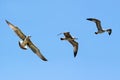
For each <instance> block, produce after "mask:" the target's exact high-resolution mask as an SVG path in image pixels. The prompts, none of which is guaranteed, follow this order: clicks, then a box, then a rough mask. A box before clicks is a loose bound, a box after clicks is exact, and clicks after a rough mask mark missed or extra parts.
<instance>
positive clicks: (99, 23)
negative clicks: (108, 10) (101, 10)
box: [87, 18, 103, 31]
mask: <svg viewBox="0 0 120 80" xmlns="http://www.w3.org/2000/svg"><path fill="white" fill-rule="evenodd" d="M87 20H89V21H93V22H95V23H96V27H97V29H98V31H99V30H100V31H101V30H103V29H102V27H101V21H100V20H98V19H95V18H87Z"/></svg>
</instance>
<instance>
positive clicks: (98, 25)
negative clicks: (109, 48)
mask: <svg viewBox="0 0 120 80" xmlns="http://www.w3.org/2000/svg"><path fill="white" fill-rule="evenodd" d="M87 20H89V21H93V22H95V23H96V26H97V29H98V32H95V34H100V33H103V32H108V34H109V35H111V33H112V29H106V30H103V29H102V26H101V21H100V20H98V19H95V18H87Z"/></svg>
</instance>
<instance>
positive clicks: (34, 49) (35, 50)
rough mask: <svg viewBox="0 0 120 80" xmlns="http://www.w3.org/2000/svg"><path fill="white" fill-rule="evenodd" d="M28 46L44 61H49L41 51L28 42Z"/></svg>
mask: <svg viewBox="0 0 120 80" xmlns="http://www.w3.org/2000/svg"><path fill="white" fill-rule="evenodd" d="M28 46H29V48H30V49H31V50H32V51H33V52H34V53H35V54H37V55H38V56H39V57H40V58H41V59H42V60H43V61H47V59H46V58H45V57H44V56H43V55H42V53H41V52H40V50H39V49H38V48H37V47H36V46H35V45H34V44H33V43H32V42H31V41H29V42H28Z"/></svg>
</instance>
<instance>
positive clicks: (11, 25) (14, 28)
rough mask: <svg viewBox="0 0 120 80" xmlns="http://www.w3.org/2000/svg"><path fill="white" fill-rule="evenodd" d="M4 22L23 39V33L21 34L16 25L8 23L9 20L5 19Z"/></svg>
mask: <svg viewBox="0 0 120 80" xmlns="http://www.w3.org/2000/svg"><path fill="white" fill-rule="evenodd" d="M6 23H7V24H8V25H9V27H10V28H11V29H12V30H14V31H15V33H16V34H17V35H18V36H19V37H20V38H21V39H22V40H24V39H25V37H26V36H25V35H24V34H23V32H22V31H21V30H20V29H19V28H18V27H16V26H14V25H13V24H12V23H10V22H9V21H7V20H6Z"/></svg>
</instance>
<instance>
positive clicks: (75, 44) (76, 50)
mask: <svg viewBox="0 0 120 80" xmlns="http://www.w3.org/2000/svg"><path fill="white" fill-rule="evenodd" d="M69 42H70V43H71V44H72V46H73V47H74V57H76V55H77V52H78V42H76V41H74V40H69Z"/></svg>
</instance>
